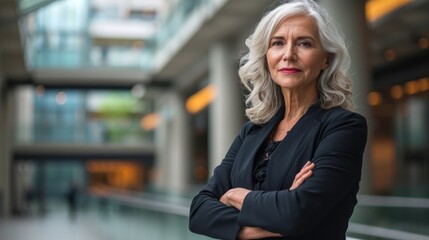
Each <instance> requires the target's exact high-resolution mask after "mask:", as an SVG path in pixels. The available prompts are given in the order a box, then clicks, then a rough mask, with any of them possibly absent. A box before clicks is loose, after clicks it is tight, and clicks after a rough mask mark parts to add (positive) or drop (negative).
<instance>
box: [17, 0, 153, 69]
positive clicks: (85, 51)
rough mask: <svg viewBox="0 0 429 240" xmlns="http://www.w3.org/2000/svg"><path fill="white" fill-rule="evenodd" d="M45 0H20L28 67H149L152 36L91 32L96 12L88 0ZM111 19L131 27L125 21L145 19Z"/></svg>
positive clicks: (143, 21) (124, 27)
mask: <svg viewBox="0 0 429 240" xmlns="http://www.w3.org/2000/svg"><path fill="white" fill-rule="evenodd" d="M33 2H35V3H33ZM38 2H39V3H38ZM46 2H52V1H22V3H21V4H20V5H21V8H22V9H25V10H26V11H28V14H27V15H26V17H25V18H23V20H22V24H21V26H22V32H23V40H24V42H25V49H26V61H27V64H28V66H29V67H30V68H31V69H40V68H42V69H46V68H47V69H52V68H55V69H64V68H65V69H81V68H83V69H86V68H95V69H100V70H102V69H104V68H106V67H109V68H117V69H124V68H125V69H130V70H140V71H141V70H143V71H145V70H146V71H150V70H151V68H152V61H151V59H152V57H153V47H152V46H153V45H154V44H153V43H152V39H151V38H141V39H140V38H136V39H132V38H131V39H130V38H129V37H127V36H114V37H112V38H111V37H108V36H107V37H106V38H100V36H98V35H97V36H95V35H94V36H93V35H92V34H93V33H91V29H90V28H91V26H92V25H91V24H92V20H93V18H95V17H96V16H95V13H94V12H93V11H91V10H90V8H91V6H90V4H91V3H90V1H88V0H64V1H58V2H55V3H53V4H50V5H47V3H46ZM42 3H44V4H43V5H42ZM40 6H43V8H42V7H40ZM36 7H37V8H36ZM30 9H34V10H32V11H30ZM128 20H129V21H128ZM111 21H116V22H115V24H116V23H117V24H122V25H123V27H122V29H123V30H126V28H127V27H130V26H129V25H128V24H131V23H134V24H135V23H137V25H138V24H139V23H142V24H145V23H146V22H147V21H146V20H145V19H140V20H135V19H111ZM148 21H149V22H150V21H151V20H148ZM138 26H140V25H138ZM104 28H106V26H104ZM107 29H109V28H108V26H107ZM138 29H139V28H137V30H138Z"/></svg>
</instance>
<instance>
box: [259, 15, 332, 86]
mask: <svg viewBox="0 0 429 240" xmlns="http://www.w3.org/2000/svg"><path fill="white" fill-rule="evenodd" d="M269 44H270V45H269V47H268V51H267V54H266V56H267V63H268V69H269V71H270V74H271V78H272V79H273V80H274V82H275V83H276V84H277V85H279V86H280V87H281V88H282V89H291V90H292V89H294V90H304V92H305V91H306V90H309V89H312V90H315V89H317V78H318V76H319V74H320V72H321V71H322V70H323V69H325V68H326V67H327V65H328V64H327V61H328V54H327V52H326V51H325V50H323V49H322V44H321V42H320V38H319V32H318V28H317V26H316V22H315V20H314V19H313V18H312V17H310V16H307V15H296V16H291V17H288V18H286V19H285V20H284V21H283V22H281V23H280V24H279V26H278V27H277V29H275V30H274V34H273V35H272V37H271V39H270V43H269Z"/></svg>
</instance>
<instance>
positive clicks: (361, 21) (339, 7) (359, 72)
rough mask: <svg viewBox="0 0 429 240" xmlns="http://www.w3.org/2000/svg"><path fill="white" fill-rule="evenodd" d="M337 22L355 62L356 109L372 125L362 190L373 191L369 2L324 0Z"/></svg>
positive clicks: (324, 5)
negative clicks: (367, 19) (368, 101)
mask: <svg viewBox="0 0 429 240" xmlns="http://www.w3.org/2000/svg"><path fill="white" fill-rule="evenodd" d="M320 4H321V6H323V7H325V9H327V11H328V12H329V14H330V15H331V16H332V18H333V19H334V21H335V22H336V23H337V24H339V26H340V28H341V29H342V31H343V32H344V35H345V37H346V43H347V45H348V48H349V52H350V57H351V60H352V64H351V67H350V71H349V72H350V75H351V78H352V80H353V96H354V99H353V100H354V103H355V106H356V111H357V112H359V113H361V114H362V115H364V116H365V117H366V118H367V121H368V126H369V129H368V130H369V132H368V133H369V136H368V144H367V148H366V151H365V156H364V165H363V169H362V181H361V191H360V192H361V193H369V192H371V174H370V158H369V153H370V152H371V142H372V141H371V132H372V131H371V129H372V127H371V118H370V115H369V114H370V113H369V111H370V109H369V105H368V103H367V94H368V92H369V89H370V84H371V77H370V71H371V69H370V65H369V62H370V61H369V52H370V40H371V39H370V37H369V30H368V24H367V21H366V17H365V1H361V0H351V1H344V0H321V1H320Z"/></svg>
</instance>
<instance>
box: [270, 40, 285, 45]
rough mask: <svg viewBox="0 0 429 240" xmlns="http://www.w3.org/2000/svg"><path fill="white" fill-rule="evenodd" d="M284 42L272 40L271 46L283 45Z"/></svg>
mask: <svg viewBox="0 0 429 240" xmlns="http://www.w3.org/2000/svg"><path fill="white" fill-rule="evenodd" d="M282 45H283V42H282V41H272V42H271V46H282Z"/></svg>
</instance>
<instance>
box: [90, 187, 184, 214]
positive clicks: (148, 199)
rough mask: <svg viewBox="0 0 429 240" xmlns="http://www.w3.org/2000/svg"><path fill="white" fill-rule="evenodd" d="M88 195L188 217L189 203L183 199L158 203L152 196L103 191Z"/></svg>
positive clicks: (95, 191) (93, 191)
mask: <svg viewBox="0 0 429 240" xmlns="http://www.w3.org/2000/svg"><path fill="white" fill-rule="evenodd" d="M89 195H90V196H92V197H97V198H101V199H106V200H109V201H115V202H119V203H122V204H124V205H126V206H131V207H135V208H139V209H143V210H151V211H156V212H162V213H167V214H173V215H178V216H183V217H189V206H190V202H186V203H185V201H184V200H183V199H182V200H181V201H177V200H176V201H174V202H168V201H160V200H159V199H155V197H154V196H156V195H153V194H145V193H135V192H129V191H120V190H105V189H97V190H92V191H90V193H89ZM145 195H148V196H145ZM164 198H165V197H164Z"/></svg>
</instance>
